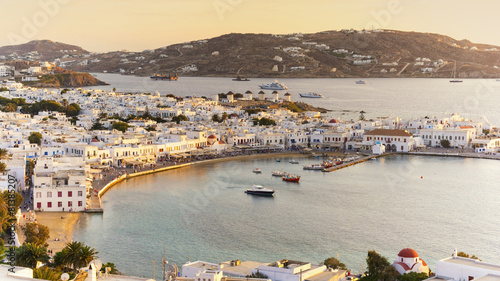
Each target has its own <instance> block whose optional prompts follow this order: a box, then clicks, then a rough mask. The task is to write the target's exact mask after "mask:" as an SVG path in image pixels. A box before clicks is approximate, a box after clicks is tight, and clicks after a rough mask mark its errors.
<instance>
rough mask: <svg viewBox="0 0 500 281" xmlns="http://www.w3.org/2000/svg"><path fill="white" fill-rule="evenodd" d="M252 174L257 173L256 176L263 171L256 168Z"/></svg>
mask: <svg viewBox="0 0 500 281" xmlns="http://www.w3.org/2000/svg"><path fill="white" fill-rule="evenodd" d="M252 172H254V173H256V174H260V173H262V171H261V170H260V169H259V168H255V169H253V171H252Z"/></svg>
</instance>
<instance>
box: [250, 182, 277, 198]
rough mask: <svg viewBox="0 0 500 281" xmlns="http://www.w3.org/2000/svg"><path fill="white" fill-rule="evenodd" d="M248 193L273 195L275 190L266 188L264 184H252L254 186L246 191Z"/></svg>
mask: <svg viewBox="0 0 500 281" xmlns="http://www.w3.org/2000/svg"><path fill="white" fill-rule="evenodd" d="M245 193H246V194H251V195H259V196H273V194H274V190H272V189H269V188H264V187H263V186H262V185H256V184H254V185H252V188H250V189H247V190H246V191H245Z"/></svg>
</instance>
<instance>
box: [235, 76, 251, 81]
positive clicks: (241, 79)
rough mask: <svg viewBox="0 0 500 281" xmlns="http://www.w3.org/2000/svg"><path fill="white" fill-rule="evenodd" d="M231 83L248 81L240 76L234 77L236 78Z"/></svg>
mask: <svg viewBox="0 0 500 281" xmlns="http://www.w3.org/2000/svg"><path fill="white" fill-rule="evenodd" d="M233 81H250V79H248V78H243V77H241V76H239V75H238V76H236V78H233Z"/></svg>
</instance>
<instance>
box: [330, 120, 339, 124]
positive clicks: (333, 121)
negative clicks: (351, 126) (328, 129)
mask: <svg viewBox="0 0 500 281" xmlns="http://www.w3.org/2000/svg"><path fill="white" fill-rule="evenodd" d="M338 122H339V121H337V119H332V120H330V122H329V123H338Z"/></svg>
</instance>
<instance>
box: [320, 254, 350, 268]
mask: <svg viewBox="0 0 500 281" xmlns="http://www.w3.org/2000/svg"><path fill="white" fill-rule="evenodd" d="M323 264H324V265H326V267H328V268H331V269H342V270H347V267H346V266H345V264H344V263H341V262H340V261H339V260H338V259H336V258H334V257H331V258H327V259H326V260H325V261H324V262H323Z"/></svg>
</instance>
